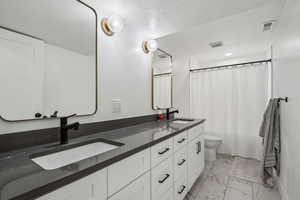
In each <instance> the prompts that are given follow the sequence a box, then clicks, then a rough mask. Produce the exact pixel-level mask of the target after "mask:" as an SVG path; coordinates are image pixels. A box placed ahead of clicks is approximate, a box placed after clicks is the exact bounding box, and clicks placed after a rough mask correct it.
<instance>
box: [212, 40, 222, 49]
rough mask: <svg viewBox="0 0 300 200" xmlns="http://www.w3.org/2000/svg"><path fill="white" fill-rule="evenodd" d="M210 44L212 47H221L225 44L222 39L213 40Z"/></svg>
mask: <svg viewBox="0 0 300 200" xmlns="http://www.w3.org/2000/svg"><path fill="white" fill-rule="evenodd" d="M209 46H210V47H211V48H217V47H221V46H223V42H222V41H218V42H211V43H209Z"/></svg>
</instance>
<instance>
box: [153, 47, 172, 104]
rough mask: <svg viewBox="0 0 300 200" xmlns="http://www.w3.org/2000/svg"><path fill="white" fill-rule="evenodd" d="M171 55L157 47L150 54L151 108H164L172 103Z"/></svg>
mask: <svg viewBox="0 0 300 200" xmlns="http://www.w3.org/2000/svg"><path fill="white" fill-rule="evenodd" d="M172 82H173V75H172V56H171V55H170V54H169V53H167V52H166V51H164V50H162V49H158V50H157V51H155V52H154V53H153V56H152V108H153V110H164V109H167V108H171V107H172V105H173V95H172Z"/></svg>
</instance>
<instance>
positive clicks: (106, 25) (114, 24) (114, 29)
mask: <svg viewBox="0 0 300 200" xmlns="http://www.w3.org/2000/svg"><path fill="white" fill-rule="evenodd" d="M101 27H102V30H103V32H104V33H105V34H106V35H108V36H113V35H114V33H119V32H121V31H122V30H123V27H124V24H123V19H122V18H121V17H119V16H117V15H113V16H111V17H109V18H104V19H102V21H101Z"/></svg>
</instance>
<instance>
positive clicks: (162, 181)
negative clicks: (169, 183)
mask: <svg viewBox="0 0 300 200" xmlns="http://www.w3.org/2000/svg"><path fill="white" fill-rule="evenodd" d="M169 177H170V174H166V176H165V178H163V179H162V180H159V181H158V182H159V183H164V182H165V181H166V180H167V179H168V178H169Z"/></svg>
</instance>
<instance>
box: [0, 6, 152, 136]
mask: <svg viewBox="0 0 300 200" xmlns="http://www.w3.org/2000/svg"><path fill="white" fill-rule="evenodd" d="M86 2H87V3H89V4H90V5H92V6H93V7H94V8H95V9H96V10H97V13H98V17H99V18H98V20H99V22H100V19H101V18H103V17H107V16H110V15H112V14H119V15H121V16H122V17H123V18H124V20H125V29H124V31H123V32H121V33H120V34H117V35H115V36H114V37H107V36H106V35H105V34H104V33H103V32H102V31H101V28H100V27H99V28H98V33H99V35H98V39H99V40H98V41H99V43H98V45H99V46H98V48H99V49H98V50H99V52H98V58H99V66H98V67H99V68H98V69H99V82H98V86H99V96H98V97H99V99H98V101H99V102H98V103H99V104H98V105H99V110H98V112H97V114H96V115H94V116H91V117H84V118H78V119H76V118H75V119H73V121H80V122H82V123H88V122H96V121H102V120H110V119H118V118H124V117H133V116H141V115H148V114H153V113H154V112H153V111H152V108H151V67H150V61H151V57H150V55H146V54H144V53H143V52H142V50H141V43H142V41H143V40H145V39H149V38H152V37H153V31H151V30H150V28H149V26H148V23H147V22H145V21H144V20H143V19H142V18H140V17H139V16H137V15H134V14H133V13H130V12H128V13H127V12H125V11H124V10H122V8H118V7H114V6H110V5H108V4H109V2H111V1H107V0H86ZM132 15H134V16H132ZM147 28H148V29H147ZM129 91H130V92H129ZM112 99H120V100H121V103H122V112H121V113H112V110H111V100H112ZM58 125H59V121H58V120H50V121H49V120H45V121H35V122H24V123H23V122H22V123H20V122H19V123H6V122H3V121H0V134H5V133H11V132H16V131H25V130H33V129H41V128H48V127H53V126H58Z"/></svg>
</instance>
